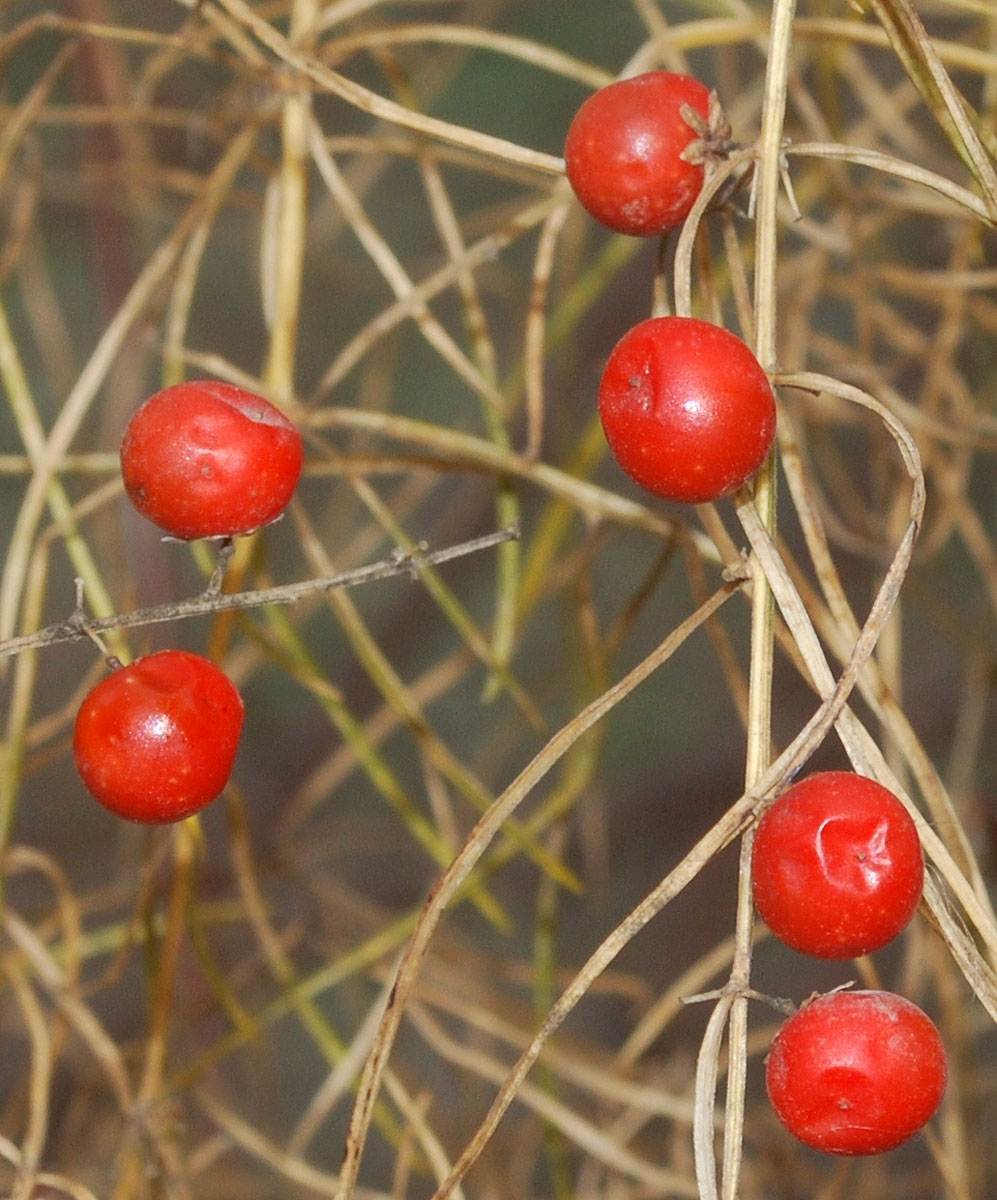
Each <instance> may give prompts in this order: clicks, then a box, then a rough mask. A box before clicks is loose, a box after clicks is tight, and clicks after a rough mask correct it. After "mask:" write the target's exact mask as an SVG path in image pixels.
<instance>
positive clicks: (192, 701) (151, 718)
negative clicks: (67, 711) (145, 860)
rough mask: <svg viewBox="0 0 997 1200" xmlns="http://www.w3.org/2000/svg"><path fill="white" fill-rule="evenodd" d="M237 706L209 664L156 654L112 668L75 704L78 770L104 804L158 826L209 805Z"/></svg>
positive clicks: (234, 742)
mask: <svg viewBox="0 0 997 1200" xmlns="http://www.w3.org/2000/svg"><path fill="white" fill-rule="evenodd" d="M242 717H243V703H242V697H241V696H240V695H239V693H238V691H237V690H236V688H235V685H234V684H233V683H232V681H231V680H230V679H229V678H228V676H227V675H225V674H224V672H222V671H220V670H219V669H218V667H216V666H215V665H214V663H212V662H209V661H208V660H207V659H206V658H202V657H201V656H200V655H198V654H189V653H187V652H186V651H183V650H162V651H160V652H159V653H158V654H151V655H149V656H148V657H146V658H140V659H137V660H136V661H135V662H133V663H132V664H131V665H130V666H127V667H119V668H118V669H117V670H115V671H112V673H111V674H110V675H108V676H107V677H106V678H105V679H103V680H101V682H100V683H98V684H97V686H96V687H95V688H93V690H92V691H91V692H89V693H88V695H87V697H86V699H85V700H84V701H83V703H82V705H81V706H80V711H79V713H78V714H77V716H76V727H75V730H74V733H73V753H74V755H75V758H76V767H77V770H78V771H79V773H80V775H81V776H82V778H83V782H84V783H85V784H86V786H87V789H88V790H89V791H90V793H91V795H93V797H94V799H96V800H98V801H99V802H100V803H101V804H103V805H104V807H105V808H109V809H110V810H111V812H114V813H117V814H118V815H119V816H121V817H127V818H128V819H129V820H131V821H144V822H150V823H166V822H169V821H178V820H180V818H181V817H187V816H190V814H191V813H194V812H197V811H198V810H199V809H201V808H203V807H204V806H205V805H206V804H208V803H210V802H211V801H212V800H214V799H215V797H216V796H217V795H218V794H219V793H220V792H221V791H222V789H223V788H224V787H225V784H226V783H227V782H228V777H229V774H230V772H231V770H232V764H233V762H234V761H235V752H236V748H237V746H238V744H239V734H240V733H241V732H242Z"/></svg>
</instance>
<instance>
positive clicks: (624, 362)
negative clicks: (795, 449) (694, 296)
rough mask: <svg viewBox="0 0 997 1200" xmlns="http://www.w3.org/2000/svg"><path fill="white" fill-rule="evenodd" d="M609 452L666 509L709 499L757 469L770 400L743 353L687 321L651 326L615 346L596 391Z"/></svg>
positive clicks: (717, 332)
mask: <svg viewBox="0 0 997 1200" xmlns="http://www.w3.org/2000/svg"><path fill="white" fill-rule="evenodd" d="M599 415H600V416H601V417H602V427H603V429H604V430H605V433H606V438H607V440H608V442H609V445H610V447H611V449H612V451H613V453H614V454H615V455H616V459H617V461H618V462H619V464H620V466H621V467H622V468H623V470H624V471H626V473H627V474H628V475H629V476H630V478H631V479H632V480H633V481H634V482H635V483H638V484H640V486H641V487H642V488H645V489H646V490H647V491H649V492H653V493H654V494H655V495H656V496H661V497H663V498H664V499H666V500H684V501H689V502H693V503H699V502H702V501H706V500H718V499H719V498H720V497H721V496H726V495H728V494H729V493H730V492H733V491H734V490H735V489H737V488H738V487H740V485H741V484H742V483H744V482H745V480H747V479H749V478H750V477H751V476H752V475H753V474H754V473H755V471H757V470H758V468H759V467H760V466H761V465H762V463H763V462H764V461H765V456H766V455H767V454H768V452H769V449H770V447H771V445H772V439H773V438H774V437H775V398H774V396H773V395H772V388H771V387H770V386H769V381H768V378H767V377H766V375H765V372H764V371H763V370H762V368H761V366H760V365H759V362H758V360H757V359H756V358H755V356H754V355H753V354H752V353H751V351H750V350H749V349H748V347H747V346H746V345H745V344H744V342H742V341H741V339H740V338H739V337H736V336H735V335H734V334H733V333H730V332H728V331H727V330H726V329H721V328H720V326H718V325H711V324H710V323H709V322H708V321H699V320H697V319H696V318H695V317H655V318H652V319H651V320H649V321H642V322H641V323H640V324H639V325H635V326H634V328H633V329H631V330H630V331H629V332H628V333H625V334H624V335H623V337H622V338H621V339H620V340H619V342H617V344H616V346H615V348H614V349H613V352H612V354H610V356H609V361H608V362H607V364H606V370H605V372H604V373H603V376H602V383H601V384H600V385H599Z"/></svg>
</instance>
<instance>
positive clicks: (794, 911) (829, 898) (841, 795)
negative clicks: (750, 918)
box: [751, 771, 924, 958]
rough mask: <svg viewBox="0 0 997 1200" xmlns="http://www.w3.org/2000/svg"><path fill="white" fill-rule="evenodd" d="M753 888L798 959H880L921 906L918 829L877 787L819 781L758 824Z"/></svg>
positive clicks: (845, 776)
mask: <svg viewBox="0 0 997 1200" xmlns="http://www.w3.org/2000/svg"><path fill="white" fill-rule="evenodd" d="M751 883H752V889H753V892H754V898H755V907H756V908H757V909H758V912H759V914H760V915H761V917H762V919H763V920H764V921H765V923H766V925H768V927H769V928H770V929H771V930H772V932H773V933H774V934H775V935H776V937H778V938H779V939H780V940H782V941H783V942H785V943H786V944H787V945H789V946H792V947H793V948H794V949H795V950H800V951H802V952H803V953H804V954H811V955H814V956H815V957H817V958H854V957H856V956H857V955H860V954H871V953H872V952H873V951H874V950H879V949H881V948H882V947H883V946H885V945H886V944H887V943H888V942H890V941H892V940H893V938H895V937H896V936H897V934H898V933H900V932H901V930H903V929H904V928H905V926H906V925H907V923H908V922H909V921H910V919H911V917H912V916H913V915H914V910H915V909H916V908H917V905H918V901H919V900H920V898H921V889H922V886H923V883H924V856H923V853H922V850H921V841H920V838H919V837H918V833H917V827H916V826H915V824H914V822H913V820H912V819H911V817H910V815H909V814H908V812H907V810H906V809H905V808H904V806H903V805H902V804H901V803H900V801H899V800H898V799H897V797H896V796H894V794H893V793H892V792H891V791H889V790H888V789H887V788H884V787H883V786H882V785H881V784H878V783H876V781H875V780H873V779H866V778H864V777H863V776H861V775H854V774H852V773H851V772H850V771H824V772H821V773H818V774H816V775H810V776H809V777H808V778H806V779H803V780H801V781H800V782H799V783H797V784H795V785H794V786H793V787H791V788H789V790H788V791H786V792H783V794H782V795H781V796H780V797H779V798H778V799H777V800H776V801H775V803H774V804H773V805H772V807H771V808H769V809H768V811H767V812H766V813H765V815H764V816H763V817H762V819H761V821H759V823H758V828H757V830H756V833H755V843H754V850H753V854H752V863H751Z"/></svg>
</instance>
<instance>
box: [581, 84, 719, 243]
mask: <svg viewBox="0 0 997 1200" xmlns="http://www.w3.org/2000/svg"><path fill="white" fill-rule="evenodd" d="M686 105H688V107H689V108H691V109H692V110H693V111H694V112H695V113H698V114H699V116H700V117H701V118H702V121H703V124H704V125H705V123H706V121H707V120H708V118H709V113H710V93H709V91H708V89H707V88H705V87H704V86H703V84H701V83H700V82H699V80H698V79H691V78H690V77H689V76H688V75H674V74H672V73H671V72H669V71H651V72H649V73H648V74H646V75H638V76H636V77H635V78H633V79H623V80H620V81H619V82H618V83H612V84H610V85H609V87H605V88H603V89H602V90H601V91H598V92H596V93H594V95H592V96H589V98H588V99H587V100H586V101H585V103H584V104H583V105H582V106H581V108H580V109H579V110H578V112H577V113H576V114H575V117H574V120H573V121H572V122H571V125H570V127H569V128H568V136H567V138H566V140H565V143H564V163H565V167H566V169H567V173H568V180H569V181H570V183H571V186H572V188H573V189H574V192H575V195H576V196H577V197H578V199H579V200H580V201H581V203H582V205H583V206H584V207H585V208H586V209H587V210H588V211H589V212H590V213H591V214H592V216H593V217H595V219H596V220H597V221H601V222H602V224H603V225H608V226H609V228H610V229H615V230H616V231H617V232H618V233H629V234H632V235H635V236H638V237H642V236H647V235H649V234H655V233H662V232H664V230H666V229H671V228H673V227H674V226H676V225H680V224H681V223H682V222H683V221H684V220H685V218H686V217H687V216H688V215H689V209H690V208H692V206H693V203H694V202H695V200H696V197H697V196H698V195H699V192H700V189H701V188H702V186H703V166H702V162H701V161H700V162H698V163H697V162H689V161H688V160H687V159H685V158H683V157H682V155H683V152H685V151H687V150H688V148H689V147H690V146H691V145H692V143H693V142H696V141H698V140H700V138H701V134H700V132H699V131H697V130H696V129H695V128H693V126H692V125H691V124H690V123H689V121H688V120H686V117H685V116H684V115H683V112H682V110H683V107H684V106H686Z"/></svg>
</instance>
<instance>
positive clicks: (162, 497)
mask: <svg viewBox="0 0 997 1200" xmlns="http://www.w3.org/2000/svg"><path fill="white" fill-rule="evenodd" d="M303 459H304V447H303V445H302V441H301V435H300V434H299V433H298V431H297V429H295V427H294V425H292V423H291V422H290V421H289V420H288V419H287V417H285V416H284V414H283V413H282V412H280V410H279V409H276V408H274V406H273V405H272V404H270V403H268V402H267V401H266V400H264V399H262V397H260V396H254V395H253V394H252V392H246V391H243V389H242V388H237V387H233V386H232V384H228V383H221V382H218V381H215V380H197V381H192V382H189V383H178V384H176V385H175V386H173V387H168V388H165V389H164V390H163V391H161V392H157V393H156V394H155V395H154V396H152V397H150V398H149V399H148V400H147V401H146V402H145V404H143V405H142V407H141V408H140V409H139V410H138V412H136V413H135V415H134V416H133V417H132V419H131V421H130V422H129V424H128V428H127V429H126V430H125V436H124V440H123V441H122V443H121V472H122V475H123V477H124V482H125V490H126V491H127V492H128V495H129V497H130V499H131V501H132V503H133V504H134V505H135V507H136V508H137V509H138V511H139V512H140V513H141V514H142V515H143V516H144V517H148V518H149V520H150V521H153V522H155V524H156V525H158V526H159V527H160V528H161V529H165V530H166V532H167V533H169V534H172V535H173V537H178V538H186V539H191V538H203V537H224V536H231V535H233V534H241V533H251V532H252V531H253V530H254V529H259V528H260V526H262V525H266V524H267V522H269V521H272V520H274V519H275V518H276V517H277V516H279V515H280V513H281V512H283V510H284V508H285V506H286V505H287V503H288V501H289V500H290V499H291V496H292V495H293V494H294V489H295V487H296V486H297V483H298V479H299V477H300V475H301V467H302V462H303Z"/></svg>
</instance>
